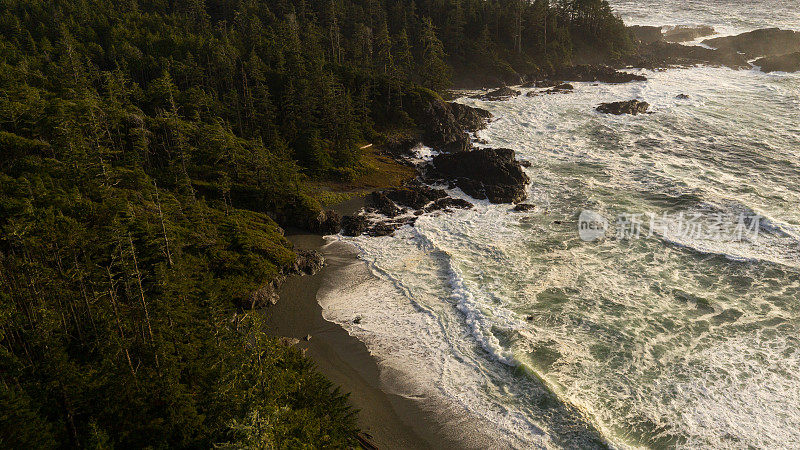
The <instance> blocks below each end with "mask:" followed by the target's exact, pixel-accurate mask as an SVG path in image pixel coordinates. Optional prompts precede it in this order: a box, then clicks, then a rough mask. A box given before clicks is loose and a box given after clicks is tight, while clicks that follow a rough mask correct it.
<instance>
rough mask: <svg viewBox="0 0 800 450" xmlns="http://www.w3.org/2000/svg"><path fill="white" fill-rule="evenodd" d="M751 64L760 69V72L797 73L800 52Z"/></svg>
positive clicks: (799, 64) (799, 68) (770, 57)
mask: <svg viewBox="0 0 800 450" xmlns="http://www.w3.org/2000/svg"><path fill="white" fill-rule="evenodd" d="M753 64H755V65H757V66H759V67H761V71H762V72H798V71H800V52H794V53H789V54H786V55H780V56H767V57H765V58H760V59H757V60H756V61H755V62H754V63H753Z"/></svg>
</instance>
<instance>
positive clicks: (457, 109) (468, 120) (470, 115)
mask: <svg viewBox="0 0 800 450" xmlns="http://www.w3.org/2000/svg"><path fill="white" fill-rule="evenodd" d="M449 105H450V110H451V112H452V113H453V117H454V118H455V120H456V122H457V123H458V124H459V125H460V126H461V128H462V129H464V130H467V131H471V132H473V133H474V132H476V131H478V130H482V129H483V128H485V127H486V124H487V123H488V122H489V119H490V118H491V117H492V113H490V112H489V111H486V110H485V109H481V108H473V107H472V106H467V105H462V104H460V103H450V104H449Z"/></svg>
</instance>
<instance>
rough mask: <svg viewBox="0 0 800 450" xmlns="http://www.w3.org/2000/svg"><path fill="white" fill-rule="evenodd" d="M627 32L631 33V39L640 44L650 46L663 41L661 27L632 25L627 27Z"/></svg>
mask: <svg viewBox="0 0 800 450" xmlns="http://www.w3.org/2000/svg"><path fill="white" fill-rule="evenodd" d="M628 30H630V32H631V33H633V38H634V39H636V41H637V42H638V43H640V44H650V43H653V42H658V41H661V40H663V39H664V35H663V34H662V33H661V27H651V26H641V25H633V26H630V27H628Z"/></svg>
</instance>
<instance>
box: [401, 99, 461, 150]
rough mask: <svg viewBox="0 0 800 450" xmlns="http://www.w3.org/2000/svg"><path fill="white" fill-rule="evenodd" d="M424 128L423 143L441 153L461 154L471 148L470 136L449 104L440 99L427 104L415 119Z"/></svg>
mask: <svg viewBox="0 0 800 450" xmlns="http://www.w3.org/2000/svg"><path fill="white" fill-rule="evenodd" d="M414 120H415V122H417V125H419V126H420V127H422V130H423V134H422V142H423V143H424V144H425V145H427V146H428V147H432V148H434V149H436V150H438V151H440V152H447V153H453V152H461V151H465V150H468V149H469V148H470V147H471V143H470V139H469V134H467V132H466V131H464V128H463V127H462V126H461V124H460V123H458V121H457V120H456V117H455V116H454V115H453V111H452V109H451V107H450V105H448V104H447V103H445V102H444V101H442V100H440V99H435V100H430V101H428V102H426V103H425V105H424V106H423V107H422V110H421V111H420V112H419V113H418V114H417V117H415V118H414Z"/></svg>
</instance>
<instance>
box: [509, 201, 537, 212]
mask: <svg viewBox="0 0 800 450" xmlns="http://www.w3.org/2000/svg"><path fill="white" fill-rule="evenodd" d="M534 209H536V205H531V204H530V203H517V204H516V205H514V211H516V212H528V211H533V210H534Z"/></svg>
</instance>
